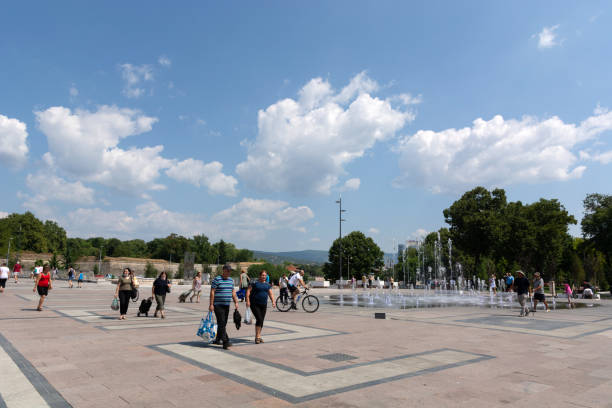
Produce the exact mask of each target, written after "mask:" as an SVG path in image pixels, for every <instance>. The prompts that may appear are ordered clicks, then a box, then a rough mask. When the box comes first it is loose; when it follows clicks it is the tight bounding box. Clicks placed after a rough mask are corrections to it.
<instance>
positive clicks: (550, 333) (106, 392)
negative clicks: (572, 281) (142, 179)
mask: <svg viewBox="0 0 612 408" xmlns="http://www.w3.org/2000/svg"><path fill="white" fill-rule="evenodd" d="M32 286H33V284H31V283H30V282H25V281H24V282H20V284H19V285H15V284H13V283H11V282H10V281H9V283H8V288H7V290H6V291H5V293H4V294H0V407H9V408H10V407H47V406H49V407H68V406H73V407H105V408H108V407H110V406H112V407H196V406H198V407H200V406H205V407H237V406H240V407H266V408H268V407H284V406H300V407H400V406H401V407H406V406H432V407H470V408H475V407H492V406H493V407H495V406H511V405H512V406H514V405H518V404H521V405H522V406H538V407H612V351H611V348H610V346H611V345H612V301H609V300H602V301H599V302H598V303H599V304H600V305H601V306H599V307H593V308H582V309H576V310H556V311H552V312H551V313H543V312H538V313H536V314H535V316H533V317H531V316H530V317H528V318H518V317H517V316H516V315H517V312H516V311H514V310H508V309H506V310H501V309H484V308H469V307H447V308H432V309H421V310H398V309H388V310H378V309H372V308H358V307H352V306H350V305H349V306H345V307H339V306H333V305H329V304H326V303H325V302H324V298H325V296H327V295H329V294H330V293H333V291H332V290H325V289H320V290H316V291H314V293H315V294H317V295H318V296H319V297H320V299H321V300H322V301H323V304H322V305H321V308H320V309H319V311H318V312H316V313H314V314H308V313H305V312H304V311H302V310H301V309H300V310H298V311H297V312H295V311H291V312H288V313H281V312H277V311H274V310H272V309H271V308H269V309H268V314H267V317H266V324H265V326H264V331H263V338H264V340H265V343H264V344H259V345H255V344H254V343H253V337H254V327H253V326H248V325H243V326H242V328H241V329H240V330H239V331H237V330H236V328H235V327H234V326H233V324H232V325H231V327H230V326H228V327H230V330H229V334H230V337H232V339H233V343H234V347H232V348H231V350H229V351H224V350H222V349H220V348H219V347H217V346H206V345H204V344H203V342H202V341H201V340H200V339H199V338H197V337H196V336H195V331H196V329H197V326H198V323H199V321H200V319H201V317H202V315H203V314H204V311H205V310H206V306H207V304H208V298H207V297H206V296H205V297H203V298H202V303H200V304H197V303H178V301H177V298H178V295H179V293H180V292H181V288H180V287H174V288H173V292H172V293H171V294H169V295H168V299H167V305H166V306H167V318H166V319H164V320H161V319H154V318H152V317H148V318H146V317H140V318H138V317H136V312H137V303H132V304H131V306H130V310H129V313H128V319H127V320H125V321H119V320H117V315H118V312H114V311H112V310H111V309H110V307H109V306H110V302H111V300H112V295H113V290H114V287H113V286H111V285H109V284H97V285H96V284H89V285H86V287H85V288H83V289H78V288H73V289H68V288H67V285H66V283H65V282H56V287H55V289H53V291H51V294H50V296H49V298H48V302H47V303H46V306H47V307H46V309H45V310H44V311H42V312H37V311H36V310H35V307H36V301H37V296H34V294H33V293H32V289H31V288H32ZM183 290H184V289H183ZM149 291H150V288H141V296H145V294H149V293H150V292H149ZM153 307H155V306H153ZM244 307H245V306H244V303H241V313H242V314H243V315H244ZM376 311H385V312H387V319H386V320H375V319H374V318H373V314H374V312H376ZM152 312H153V310H151V313H150V316H152Z"/></svg>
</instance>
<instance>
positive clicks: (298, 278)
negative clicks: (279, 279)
mask: <svg viewBox="0 0 612 408" xmlns="http://www.w3.org/2000/svg"><path fill="white" fill-rule="evenodd" d="M288 286H289V292H291V308H292V309H296V310H297V306H296V305H295V299H296V298H297V295H298V294H299V290H298V287H299V286H302V287H303V288H304V289H306V284H305V283H304V270H303V269H302V270H300V271H299V272H297V273H295V274H293V276H291V278H289V284H288Z"/></svg>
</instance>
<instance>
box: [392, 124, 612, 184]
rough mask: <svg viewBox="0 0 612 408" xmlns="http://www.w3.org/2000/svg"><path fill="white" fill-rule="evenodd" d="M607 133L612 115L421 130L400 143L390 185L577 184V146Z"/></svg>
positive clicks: (579, 170) (579, 173)
mask: <svg viewBox="0 0 612 408" xmlns="http://www.w3.org/2000/svg"><path fill="white" fill-rule="evenodd" d="M608 130H612V113H603V114H600V115H595V116H591V117H589V118H587V119H586V120H584V121H583V122H581V123H580V124H579V125H576V124H573V123H564V122H563V121H562V120H561V119H559V118H558V117H556V116H553V117H551V118H549V119H545V120H538V119H536V118H534V117H528V116H527V117H523V118H522V119H520V120H516V119H508V120H506V119H504V118H503V117H502V116H500V115H497V116H495V117H493V118H492V119H491V120H488V121H486V120H484V119H480V118H479V119H476V120H475V121H474V122H473V124H472V126H471V127H465V128H463V129H446V130H442V131H439V132H436V131H433V130H419V131H418V132H416V133H415V134H414V135H410V136H405V137H403V138H402V139H401V140H400V142H399V144H398V146H397V148H396V151H397V152H399V167H400V170H401V172H400V173H401V175H400V177H398V178H397V179H396V180H395V182H394V184H395V185H396V186H404V185H407V184H413V185H422V186H426V187H428V188H429V189H431V190H432V191H434V192H442V191H460V190H463V189H465V188H466V187H470V186H474V185H484V186H491V187H494V186H505V185H510V184H516V183H538V182H546V181H564V180H570V179H575V178H579V177H581V176H582V174H583V172H584V170H585V168H586V167H585V166H584V165H583V164H581V163H579V157H578V152H575V150H576V148H577V146H578V145H579V144H584V143H586V142H588V141H591V140H592V139H594V138H596V137H597V136H599V135H600V134H601V133H603V132H604V131H608Z"/></svg>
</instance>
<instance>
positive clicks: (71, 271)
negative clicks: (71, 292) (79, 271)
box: [68, 266, 74, 288]
mask: <svg viewBox="0 0 612 408" xmlns="http://www.w3.org/2000/svg"><path fill="white" fill-rule="evenodd" d="M72 285H74V268H73V267H72V266H71V267H70V268H68V287H69V288H72Z"/></svg>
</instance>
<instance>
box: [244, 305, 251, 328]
mask: <svg viewBox="0 0 612 408" xmlns="http://www.w3.org/2000/svg"><path fill="white" fill-rule="evenodd" d="M244 322H245V323H246V324H251V309H249V308H248V307H247V310H246V313H245V314H244Z"/></svg>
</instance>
